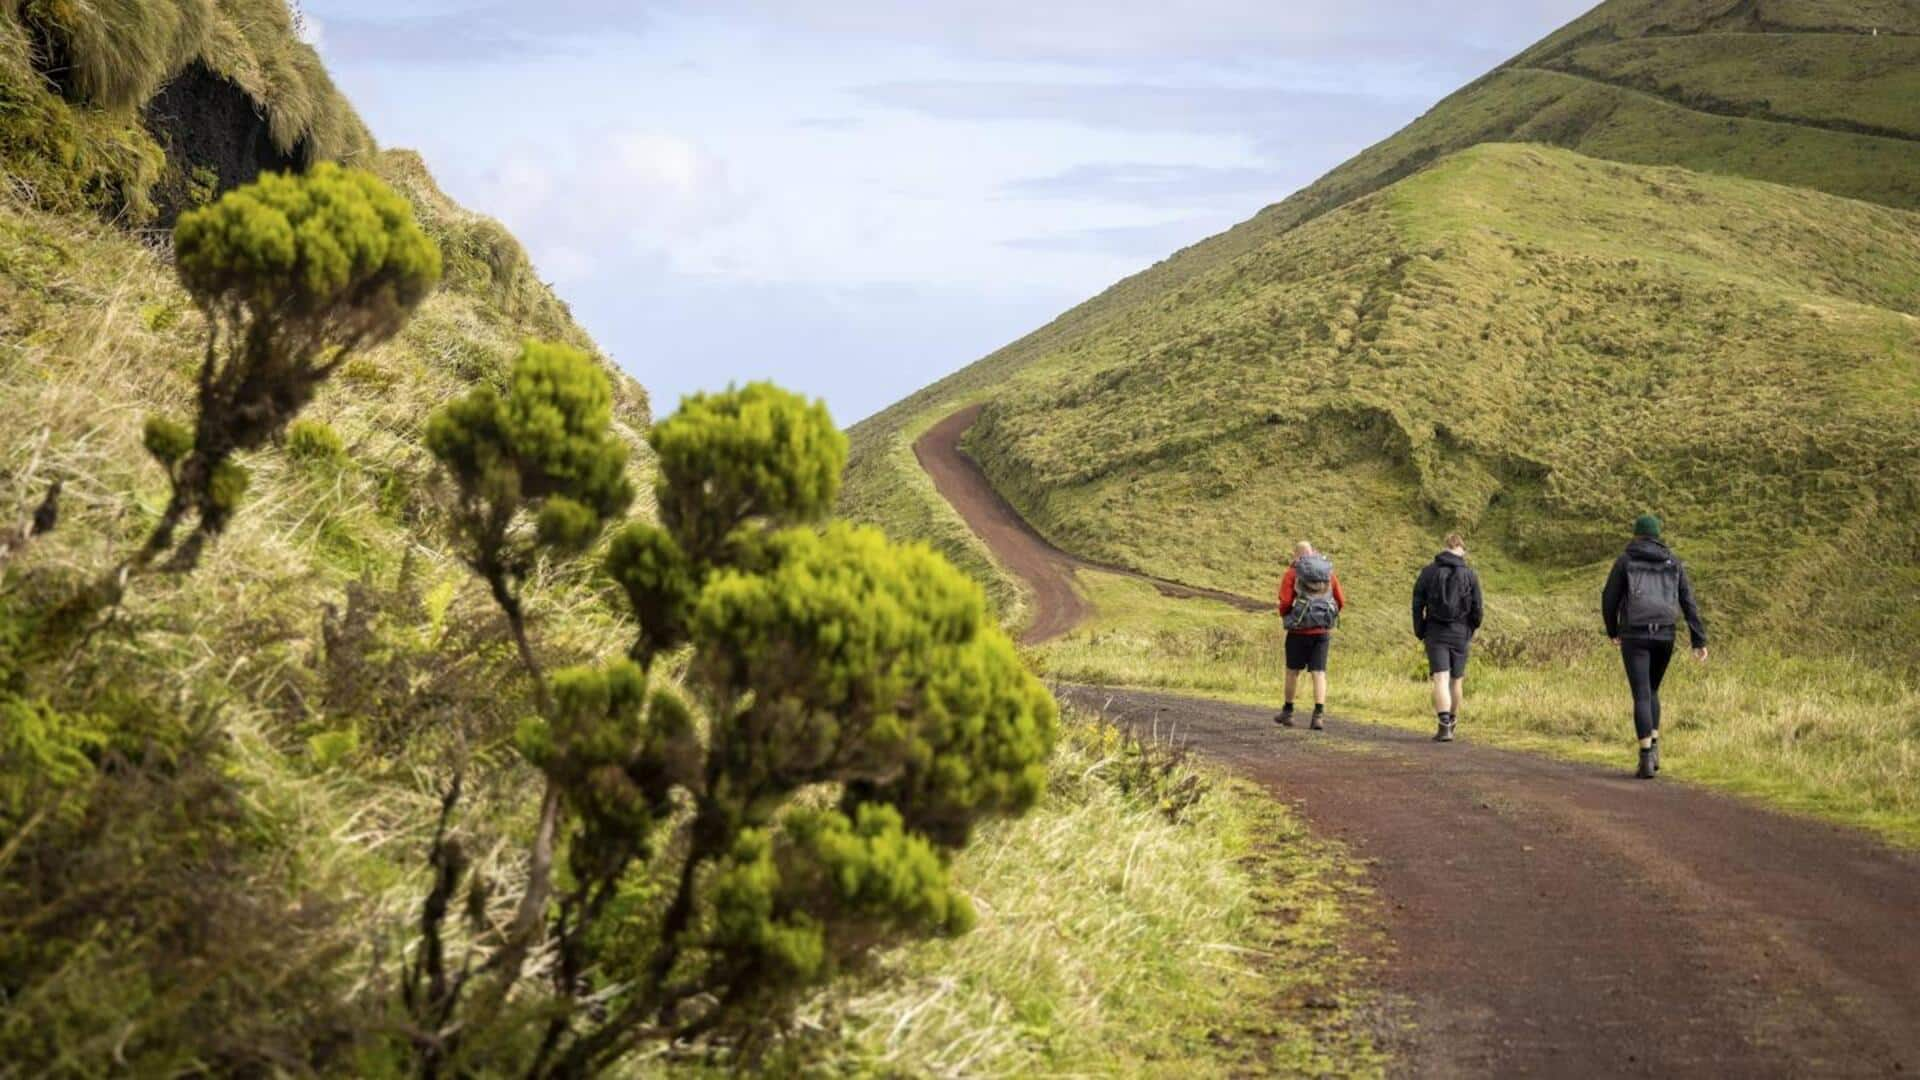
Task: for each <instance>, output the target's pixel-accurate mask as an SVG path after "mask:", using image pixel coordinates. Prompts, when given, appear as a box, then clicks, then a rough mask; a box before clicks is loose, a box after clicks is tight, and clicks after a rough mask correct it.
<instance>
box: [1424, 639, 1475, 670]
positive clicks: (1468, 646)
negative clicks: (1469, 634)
mask: <svg viewBox="0 0 1920 1080" xmlns="http://www.w3.org/2000/svg"><path fill="white" fill-rule="evenodd" d="M1426 645H1427V673H1428V674H1430V675H1438V674H1440V673H1441V672H1443V671H1450V672H1452V673H1453V677H1454V678H1456V679H1464V678H1466V677H1467V654H1468V653H1469V652H1472V651H1473V639H1472V638H1465V637H1448V636H1445V635H1441V636H1435V635H1432V634H1429V635H1428V636H1427V641H1426Z"/></svg>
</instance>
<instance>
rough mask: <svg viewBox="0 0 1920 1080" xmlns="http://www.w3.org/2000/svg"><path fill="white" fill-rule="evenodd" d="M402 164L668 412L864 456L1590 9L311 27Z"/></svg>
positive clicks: (1067, 3) (892, 8)
mask: <svg viewBox="0 0 1920 1080" xmlns="http://www.w3.org/2000/svg"><path fill="white" fill-rule="evenodd" d="M301 6H302V7H303V8H304V9H305V13H306V16H307V19H308V22H309V24H310V27H311V30H310V37H312V38H313V39H314V40H315V41H316V43H317V44H318V45H319V47H320V49H321V51H322V53H323V54H324V55H325V57H326V59H327V61H328V64H329V66H330V67H331V68H332V70H333V72H334V74H335V76H336V78H337V79H338V80H339V82H340V83H341V85H342V86H343V87H344V88H345V90H346V91H347V93H348V94H349V96H351V97H352V98H353V100H354V102H355V104H356V105H357V106H358V107H359V108H360V111H361V112H362V114H363V115H364V116H365V117H366V120H367V122H368V123H369V124H370V125H371V126H372V128H373V130H374V133H375V135H376V136H377V137H378V138H379V139H380V140H381V142H382V143H383V144H384V145H389V146H411V147H415V148H417V149H419V150H420V151H422V152H423V153H424V154H425V155H426V157H427V161H428V163H429V165H431V166H432V168H433V170H434V172H435V174H436V175H437V177H438V178H439V180H440V182H441V184H442V186H444V187H445V188H446V189H447V190H448V192H449V193H450V194H452V195H453V196H454V197H455V198H457V199H459V200H460V201H462V202H463V203H465V204H467V205H468V206H471V207H473V208H475V209H478V210H481V211H484V212H486V213H488V214H492V215H494V216H495V217H498V218H500V219H501V220H502V221H504V222H505V223H506V224H507V225H508V227H509V228H511V229H512V230H513V231H514V232H515V233H516V234H517V235H518V236H519V237H520V238H521V240H522V241H523V242H525V244H526V245H527V248H528V250H529V251H530V252H531V253H532V255H533V258H534V261H535V264H536V265H537V266H538V268H539V270H540V272H541V274H542V276H543V277H545V278H547V279H548V280H550V281H551V282H553V284H554V286H555V287H556V288H557V289H558V290H559V292H560V294H561V296H562V297H564V298H565V299H566V300H567V301H568V302H569V303H570V304H572V305H573V308H574V311H575V314H576V315H577V316H578V317H579V318H580V320H581V321H582V323H584V324H585V325H586V327H587V329H588V330H589V331H590V332H591V333H592V334H593V335H594V337H595V338H596V339H597V340H598V341H599V342H600V344H601V345H602V346H603V347H604V348H605V349H606V350H607V351H608V352H609V353H610V354H612V355H613V357H614V358H615V359H616V360H617V361H618V362H619V363H620V364H621V366H623V367H624V368H626V369H627V370H628V371H630V372H632V373H633V374H634V376H636V377H637V378H638V379H640V381H641V382H642V383H644V384H645V385H646V386H647V387H648V389H649V390H651V391H652V392H653V395H654V403H655V406H654V407H655V411H656V413H658V414H662V415H664V414H665V413H666V412H669V411H671V409H672V408H673V407H674V405H675V404H676V403H677V402H678V400H679V398H680V395H682V394H684V393H687V392H690V391H694V390H700V389H717V388H721V387H724V386H726V385H727V384H728V383H729V382H741V381H746V380H749V379H761V378H771V379H774V380H776V381H778V382H779V383H781V384H782V385H785V386H787V387H789V388H791V389H794V390H798V391H801V392H804V393H807V394H810V395H814V396H819V397H824V398H825V399H826V400H827V403H828V404H829V406H831V407H832V409H833V413H834V416H835V417H836V418H837V419H838V420H840V421H841V422H843V423H851V422H853V421H855V420H858V419H860V418H861V417H863V416H865V415H867V414H869V413H871V412H873V411H875V410H877V409H880V408H883V407H885V406H886V405H888V404H890V403H892V402H893V401H895V400H897V399H898V398H900V397H903V396H905V395H906V394H908V393H911V392H912V391H914V390H916V389H918V388H919V387H921V386H924V385H925V384H927V383H928V382H931V381H933V380H934V379H936V378H938V377H939V376H941V375H944V374H946V373H947V372H949V371H952V370H954V369H956V368H959V367H961V366H963V365H965V364H967V363H969V362H971V361H973V360H976V359H978V358H979V357H981V356H983V355H985V354H986V353H988V352H991V351H992V350H993V349H995V348H998V347H999V346H1001V345H1004V344H1006V343H1008V342H1010V341H1012V340H1014V339H1015V338H1017V337H1019V336H1020V335H1022V334H1024V333H1026V332H1027V331H1029V330H1032V329H1034V328H1035V327H1038V326H1040V325H1042V324H1044V323H1045V322H1047V321H1048V320H1049V319H1051V318H1052V317H1053V316H1054V315H1057V314H1059V313H1060V312H1061V311H1063V310H1065V309H1066V308H1068V307H1069V306H1071V305H1072V304H1074V303H1077V302H1078V301H1080V300H1083V299H1085V298H1086V297H1088V296H1091V295H1093V294H1094V293H1097V292H1099V291H1100V290H1101V289H1103V288H1105V287H1106V286H1107V285H1110V284H1112V283H1113V282H1114V281H1117V280H1118V279H1120V278H1122V277H1125V276H1126V275H1128V274H1130V273H1133V272H1135V271H1137V270H1140V269H1142V268H1144V267H1146V266H1149V265H1151V264H1152V263H1153V262H1154V261H1155V260H1157V259H1159V258H1162V257H1164V256H1166V255H1167V254H1170V253H1171V252H1173V251H1175V250H1177V249H1178V248H1180V247H1182V246H1184V245H1186V244H1190V243H1193V242H1194V241H1197V240H1200V239H1202V238H1204V237H1206V236H1209V235H1211V234H1213V233H1215V232H1218V231H1220V230H1221V229H1224V228H1226V227H1227V226H1229V225H1232V224H1233V223H1234V222H1237V221H1241V220H1244V219H1245V218H1247V217H1249V216H1251V215H1252V214H1253V213H1254V212H1256V211H1257V210H1259V209H1260V208H1261V207H1262V206H1265V205H1267V204H1269V203H1273V202H1277V201H1279V200H1280V199H1282V198H1284V197H1285V196H1286V195H1288V194H1289V193H1291V192H1292V191H1294V190H1296V189H1298V188H1299V187H1301V186H1303V185H1305V184H1307V183H1309V182H1311V181H1312V180H1313V179H1315V178H1316V177H1318V176H1319V175H1320V174H1321V173H1323V172H1325V171H1326V170H1327V169H1329V168H1331V167H1332V166H1334V165H1336V164H1338V163H1339V162H1340V161H1342V160H1344V159H1346V158H1347V157H1349V156H1351V155H1352V154H1353V153H1355V152H1357V151H1358V150H1360V149H1362V148H1364V147H1365V146H1367V145H1369V144H1370V143H1372V142H1375V141H1377V140H1378V139H1380V138H1382V137H1384V136H1386V135H1388V134H1391V133H1392V132H1393V131H1394V130H1396V129H1397V128H1399V127H1400V126H1402V125H1403V124H1405V123H1407V122H1408V121H1410V120H1412V119H1413V118H1414V117H1416V116H1417V115H1419V114H1420V113H1421V112H1422V111H1424V110H1425V109H1426V108H1427V107H1429V106H1430V105H1432V104H1433V102H1434V101H1436V100H1438V99H1439V98H1440V97H1442V96H1444V95H1445V94H1446V93H1448V92H1450V91H1452V90H1453V89H1456V88H1457V87H1459V86H1460V85H1461V84H1463V83H1465V82H1467V81H1468V80H1470V79H1472V78H1474V77H1475V76H1477V75H1479V74H1481V73H1483V72H1485V71H1486V70H1487V69H1489V68H1491V67H1493V66H1494V65H1495V64H1497V63H1499V62H1500V61H1501V60H1503V59H1505V58H1506V57H1508V56H1510V55H1512V54H1514V53H1516V52H1518V51H1519V50H1520V49H1522V48H1524V47H1525V46H1526V45H1528V44H1531V43H1532V42H1533V41H1535V40H1537V39H1538V38H1540V37H1542V36H1544V35H1545V34H1547V33H1548V32H1550V31H1551V30H1553V29H1554V28H1556V27H1558V26H1559V25H1561V24H1562V23H1564V22H1566V21H1568V20H1569V19H1571V18H1573V17H1574V16H1576V15H1578V14H1579V13H1580V12H1581V11H1583V10H1584V9H1585V8H1586V7H1588V6H1590V5H1589V3H1588V0H1482V2H1479V3H1472V2H1465V0H1463V2H1462V3H1459V4H1446V5H1440V4H1433V3H1430V2H1426V0H1347V2H1343V3H1338V4H1331V3H1329V4H1314V5H1308V4H1292V3H1284V2H1281V3H1276V2H1274V0H1264V2H1254V0H1183V2H1181V3H1177V4H1175V3H1168V2H1166V0H1151V2H1150V0H1104V2H1095V0H1055V2H1052V3H1034V2H1032V0H1020V2H1015V0H975V2H972V3H964V4H962V3H934V2H919V3H910V2H905V0H891V2H889V0H815V2H785V3H782V2H776V0H698V2H694V0H512V2H500V0H440V2H425V3H407V4H395V3H393V2H391V0H304V3H303V4H302V5H301Z"/></svg>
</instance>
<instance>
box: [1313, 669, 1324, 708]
mask: <svg viewBox="0 0 1920 1080" xmlns="http://www.w3.org/2000/svg"><path fill="white" fill-rule="evenodd" d="M1313 703H1314V704H1315V705H1318V706H1320V707H1321V708H1323V709H1324V708H1326V707H1327V673H1326V672H1324V671H1316V672H1314V673H1313Z"/></svg>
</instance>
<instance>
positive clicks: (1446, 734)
mask: <svg viewBox="0 0 1920 1080" xmlns="http://www.w3.org/2000/svg"><path fill="white" fill-rule="evenodd" d="M1433 741H1434V742H1452V741H1453V721H1451V720H1442V721H1440V730H1439V731H1436V732H1434V733H1433Z"/></svg>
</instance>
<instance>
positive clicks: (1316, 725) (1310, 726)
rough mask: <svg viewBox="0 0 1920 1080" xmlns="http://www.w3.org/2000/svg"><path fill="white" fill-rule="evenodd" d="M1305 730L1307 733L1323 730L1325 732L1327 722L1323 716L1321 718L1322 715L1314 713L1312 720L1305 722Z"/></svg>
mask: <svg viewBox="0 0 1920 1080" xmlns="http://www.w3.org/2000/svg"><path fill="white" fill-rule="evenodd" d="M1307 730H1308V731H1325V730H1327V721H1326V718H1325V717H1324V716H1322V715H1321V714H1320V713H1314V714H1313V719H1312V720H1310V721H1308V722H1307Z"/></svg>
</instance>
